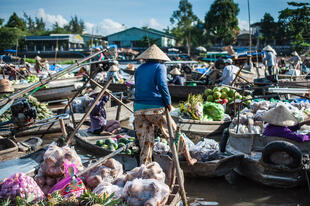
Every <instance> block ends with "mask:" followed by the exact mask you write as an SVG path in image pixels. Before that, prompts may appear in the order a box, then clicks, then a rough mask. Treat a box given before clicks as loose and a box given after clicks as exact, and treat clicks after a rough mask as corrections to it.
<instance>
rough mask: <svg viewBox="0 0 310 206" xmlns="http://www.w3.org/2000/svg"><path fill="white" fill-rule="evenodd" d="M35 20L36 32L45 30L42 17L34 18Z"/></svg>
mask: <svg viewBox="0 0 310 206" xmlns="http://www.w3.org/2000/svg"><path fill="white" fill-rule="evenodd" d="M35 22H36V31H37V32H44V31H46V29H45V22H44V21H43V18H42V17H41V18H38V17H36V18H35Z"/></svg>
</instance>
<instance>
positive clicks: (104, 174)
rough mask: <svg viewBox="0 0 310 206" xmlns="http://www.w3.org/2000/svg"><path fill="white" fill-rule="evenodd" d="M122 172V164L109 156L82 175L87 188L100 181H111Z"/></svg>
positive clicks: (91, 187)
mask: <svg viewBox="0 0 310 206" xmlns="http://www.w3.org/2000/svg"><path fill="white" fill-rule="evenodd" d="M122 174H123V165H122V164H121V163H120V162H119V161H117V160H115V159H113V158H110V159H108V160H106V161H105V162H103V163H102V165H99V166H97V167H95V168H93V169H91V170H90V171H88V172H87V173H86V174H84V175H83V176H82V179H83V180H84V182H85V184H86V186H87V188H90V189H94V188H96V187H97V186H98V185H99V184H100V183H101V182H113V181H114V180H116V179H117V178H118V177H119V176H121V175H122Z"/></svg>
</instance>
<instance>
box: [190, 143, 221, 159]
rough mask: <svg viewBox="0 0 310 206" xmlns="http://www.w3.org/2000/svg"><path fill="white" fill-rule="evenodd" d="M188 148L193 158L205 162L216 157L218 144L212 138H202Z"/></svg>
mask: <svg viewBox="0 0 310 206" xmlns="http://www.w3.org/2000/svg"><path fill="white" fill-rule="evenodd" d="M189 150H190V154H191V156H192V157H193V158H195V159H197V160H198V161H203V162H205V161H210V160H215V159H217V157H218V154H219V144H218V143H217V142H216V141H215V140H213V139H208V138H204V139H203V140H202V141H200V142H198V143H197V144H196V145H194V146H192V147H190V149H189Z"/></svg>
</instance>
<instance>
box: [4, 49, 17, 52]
mask: <svg viewBox="0 0 310 206" xmlns="http://www.w3.org/2000/svg"><path fill="white" fill-rule="evenodd" d="M3 51H4V52H16V50H14V49H6V50H3Z"/></svg>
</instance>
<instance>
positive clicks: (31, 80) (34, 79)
mask: <svg viewBox="0 0 310 206" xmlns="http://www.w3.org/2000/svg"><path fill="white" fill-rule="evenodd" d="M26 80H27V81H28V83H35V82H38V81H40V79H39V77H37V75H33V74H32V75H29V76H28V77H26Z"/></svg>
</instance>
